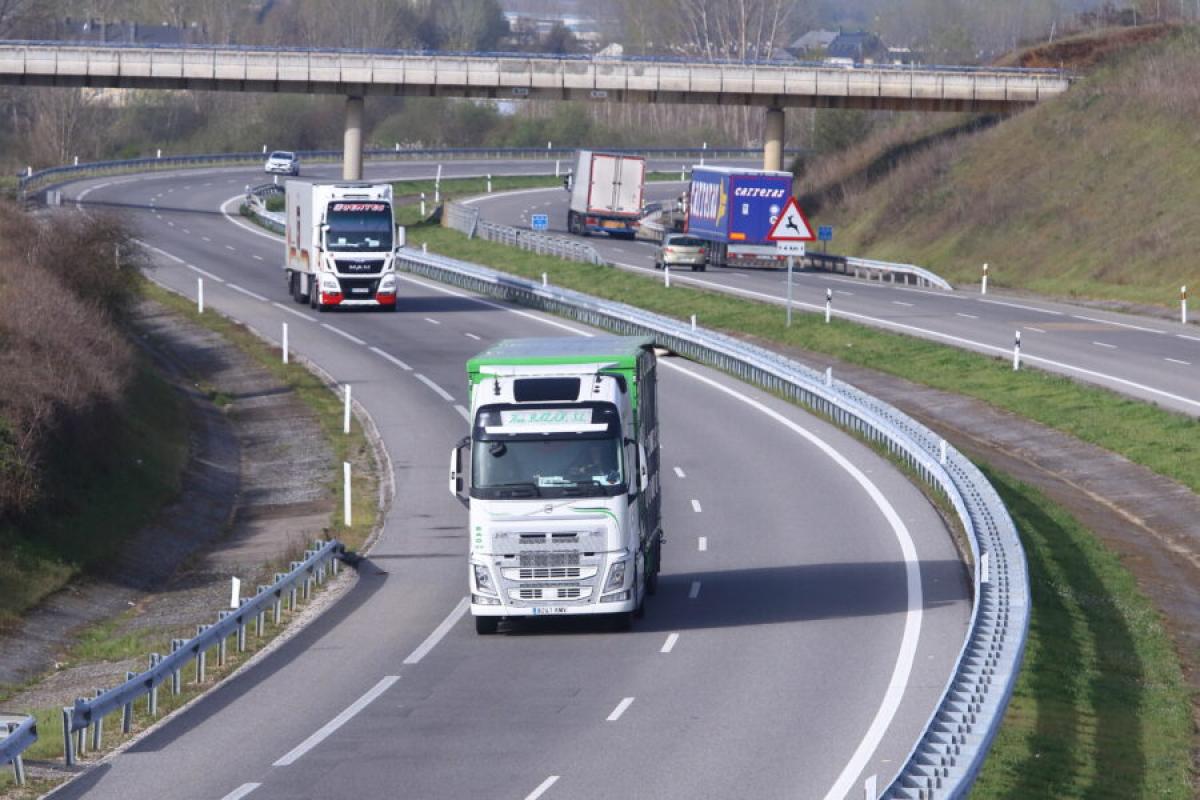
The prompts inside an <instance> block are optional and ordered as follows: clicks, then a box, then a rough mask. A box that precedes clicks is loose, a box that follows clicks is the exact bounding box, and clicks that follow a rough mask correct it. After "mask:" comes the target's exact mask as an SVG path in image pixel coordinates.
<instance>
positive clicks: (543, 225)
mask: <svg viewBox="0 0 1200 800" xmlns="http://www.w3.org/2000/svg"><path fill="white" fill-rule="evenodd" d="M529 227H531V228H533V229H534V230H535V231H544V230H548V229H549V228H550V215H549V214H534V215H533V216H531V217H530V218H529Z"/></svg>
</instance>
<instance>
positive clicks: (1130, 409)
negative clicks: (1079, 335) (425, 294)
mask: <svg viewBox="0 0 1200 800" xmlns="http://www.w3.org/2000/svg"><path fill="white" fill-rule="evenodd" d="M400 216H401V217H402V218H403V220H402V221H404V222H406V223H409V222H413V221H414V220H415V215H414V214H413V213H412V212H411V211H408V210H406V211H404V212H402V213H401V215H400ZM410 217H412V219H409V218H410ZM408 239H409V246H410V247H419V246H420V245H421V244H428V245H429V249H430V250H433V251H435V252H438V253H442V254H444V255H448V256H452V257H455V258H461V259H464V260H467V261H474V262H476V263H480V264H485V265H488V266H492V267H495V268H496V269H501V270H504V271H505V272H510V273H513V274H516V275H522V276H524V277H527V278H531V279H534V280H540V278H541V275H542V273H543V272H545V273H547V274H548V276H549V280H550V281H551V282H552V283H554V284H556V285H558V286H564V287H567V288H570V289H576V290H579V291H584V292H588V293H590V294H593V295H596V296H598V297H603V298H606V299H610V300H619V301H622V302H626V303H633V304H636V305H637V306H639V307H641V308H645V309H647V310H650V311H655V312H658V313H660V314H665V315H668V316H672V317H675V318H677V319H686V318H687V317H688V315H690V314H695V315H696V316H697V320H698V322H699V324H701V325H703V326H704V327H707V328H710V329H715V330H722V331H726V332H729V333H733V334H735V335H736V334H749V335H751V336H754V337H758V338H760V339H763V340H766V341H768V342H777V343H779V344H782V345H785V346H788V347H796V348H801V349H804V350H809V351H813V352H818V353H826V354H829V355H832V356H836V357H837V358H839V359H841V360H843V361H846V362H848V363H851V364H857V365H859V366H863V367H869V368H871V369H874V370H878V371H880V372H884V373H887V374H890V375H895V376H897V377H900V378H904V379H906V380H910V381H913V382H914V383H919V384H924V385H926V386H931V387H934V388H937V389H942V390H945V391H949V392H955V393H957V394H963V395H968V396H970V397H974V398H977V399H980V400H983V401H984V402H987V403H990V404H991V405H994V406H996V407H998V408H1002V409H1005V410H1007V411H1011V412H1013V413H1015V414H1019V415H1020V416H1023V417H1026V418H1028V419H1032V420H1035V421H1037V422H1040V423H1042V424H1044V425H1048V426H1049V427H1052V428H1056V429H1058V430H1061V431H1064V432H1066V433H1069V434H1071V435H1072V436H1075V437H1077V438H1079V439H1082V440H1083V441H1086V442H1090V443H1092V444H1095V445H1098V446H1100V447H1104V448H1106V449H1108V450H1111V451H1113V452H1115V453H1119V454H1121V455H1123V456H1125V457H1126V458H1128V459H1130V460H1131V461H1134V462H1135V463H1138V464H1142V465H1143V466H1146V467H1148V468H1149V469H1151V470H1153V471H1154V472H1157V473H1159V474H1161V475H1165V476H1167V477H1169V478H1172V479H1174V480H1176V481H1179V482H1180V483H1182V484H1183V485H1185V486H1187V487H1189V488H1190V489H1192V490H1193V491H1200V448H1198V447H1196V446H1195V443H1196V442H1197V441H1200V419H1192V418H1189V417H1186V416H1184V415H1182V414H1175V413H1172V412H1169V411H1164V410H1162V409H1160V408H1156V407H1154V406H1151V405H1149V404H1147V403H1142V402H1138V401H1136V400H1131V399H1128V398H1125V397H1122V396H1120V395H1118V394H1116V393H1114V392H1109V391H1107V390H1104V389H1099V388H1094V387H1090V386H1085V385H1083V384H1080V383H1076V382H1075V381H1073V380H1070V379H1069V378H1065V377H1060V376H1057V375H1052V374H1050V373H1047V372H1041V371H1039V370H1035V369H1026V370H1022V371H1021V372H1017V373H1014V372H1013V371H1012V364H1011V361H1010V360H1008V358H1007V357H1005V358H999V357H997V358H989V357H987V356H982V355H978V354H975V353H970V352H967V351H964V350H957V349H955V348H952V347H949V346H946V345H941V344H937V343H934V342H927V341H924V340H921V339H916V338H912V337H908V336H902V335H899V334H893V333H887V332H884V331H879V330H874V329H872V328H868V327H865V326H862V325H857V324H855V323H851V322H846V321H843V320H838V319H836V318H835V319H834V320H833V322H831V323H830V324H828V325H826V324H825V323H824V321H823V318H822V317H821V316H819V315H816V314H798V315H796V316H795V317H794V319H793V324H792V327H790V328H788V327H786V325H785V321H784V311H783V309H782V308H780V307H778V306H773V305H770V304H767V303H760V302H755V301H752V300H743V299H740V298H737V297H732V296H730V295H727V294H720V293H718V292H710V291H704V290H700V289H693V288H690V287H687V286H685V285H683V284H680V283H676V284H675V285H674V286H672V287H671V288H670V289H665V288H663V286H662V284H661V282H659V281H657V280H654V279H651V278H646V277H643V276H641V275H637V274H633V273H630V272H625V271H621V270H614V269H606V268H604V267H594V266H589V265H586V264H575V263H571V262H566V261H561V260H559V259H556V258H552V257H549V256H539V255H535V254H532V253H527V252H524V251H522V250H518V249H516V248H510V247H505V246H502V245H498V244H495V243H492V242H485V241H481V240H477V239H476V240H470V239H467V237H466V236H464V235H462V234H460V233H458V232H456V231H453V230H449V229H446V228H441V227H439V226H436V225H428V224H409V227H408ZM798 299H800V300H806V299H807V300H811V301H812V302H823V301H824V298H823V297H821V298H803V297H801V298H798Z"/></svg>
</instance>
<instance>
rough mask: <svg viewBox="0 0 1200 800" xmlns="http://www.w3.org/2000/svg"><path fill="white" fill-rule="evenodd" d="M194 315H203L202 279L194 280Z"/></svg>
mask: <svg viewBox="0 0 1200 800" xmlns="http://www.w3.org/2000/svg"><path fill="white" fill-rule="evenodd" d="M196 313H197V314H203V313H204V278H196Z"/></svg>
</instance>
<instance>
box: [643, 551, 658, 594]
mask: <svg viewBox="0 0 1200 800" xmlns="http://www.w3.org/2000/svg"><path fill="white" fill-rule="evenodd" d="M653 552H654V566H653V567H652V568H651V569H650V574H649V575H647V576H646V594H657V593H658V569H659V567H660V566H661V565H662V562H661V560H660V559H662V542H661V540H658V541H655V542H654V551H653Z"/></svg>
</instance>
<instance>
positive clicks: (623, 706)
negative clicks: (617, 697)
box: [606, 697, 633, 722]
mask: <svg viewBox="0 0 1200 800" xmlns="http://www.w3.org/2000/svg"><path fill="white" fill-rule="evenodd" d="M631 705H633V698H632V697H626V698H625V699H624V700H622V701H621V702H619V703H617V707H616V708H614V709H613V710H612V713H611V714H609V715H608V718H607V720H606V722H616V721H617V720H619V719H620V718H621V715H622V714H624V713H625V711H626V710H627V709H628V708H629V707H630V706H631Z"/></svg>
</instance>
